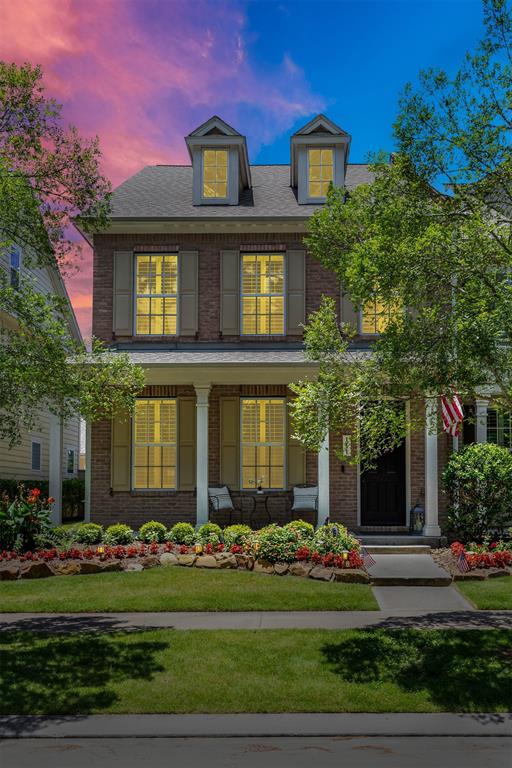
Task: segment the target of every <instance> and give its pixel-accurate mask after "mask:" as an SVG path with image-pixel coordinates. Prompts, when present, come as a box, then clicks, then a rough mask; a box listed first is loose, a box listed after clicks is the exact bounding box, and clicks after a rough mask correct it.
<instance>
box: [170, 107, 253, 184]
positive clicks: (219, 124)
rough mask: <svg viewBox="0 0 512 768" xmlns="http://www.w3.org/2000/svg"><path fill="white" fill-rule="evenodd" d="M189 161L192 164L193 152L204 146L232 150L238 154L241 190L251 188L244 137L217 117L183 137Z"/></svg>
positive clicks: (211, 118)
mask: <svg viewBox="0 0 512 768" xmlns="http://www.w3.org/2000/svg"><path fill="white" fill-rule="evenodd" d="M185 142H186V144H187V147H188V152H189V155H190V159H191V160H192V162H194V156H193V150H194V149H197V148H201V147H204V146H207V147H213V148H218V149H223V148H233V149H236V150H237V152H238V158H239V171H240V181H241V189H249V188H250V187H251V169H250V166H249V154H248V152H247V141H246V139H245V136H242V134H241V133H238V131H236V130H235V129H234V128H233V127H232V126H231V125H228V123H226V122H225V121H224V120H222V119H221V118H220V117H218V116H217V115H213V117H210V119H209V120H207V121H206V122H205V123H202V124H201V125H200V126H199V127H198V128H196V129H195V130H193V131H192V132H191V133H189V134H188V136H186V137H185Z"/></svg>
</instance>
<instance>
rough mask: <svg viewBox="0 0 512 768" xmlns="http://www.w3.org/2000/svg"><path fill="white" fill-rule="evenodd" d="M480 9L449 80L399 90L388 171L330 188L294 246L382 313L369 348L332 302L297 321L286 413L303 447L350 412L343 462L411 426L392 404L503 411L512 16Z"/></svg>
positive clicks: (340, 425) (508, 351) (501, 7)
mask: <svg viewBox="0 0 512 768" xmlns="http://www.w3.org/2000/svg"><path fill="white" fill-rule="evenodd" d="M483 7H484V22H485V30H486V34H485V38H484V40H483V41H482V42H481V43H480V45H479V46H478V48H477V50H476V52H475V53H468V54H467V55H466V57H465V59H464V62H463V64H462V66H461V68H460V69H459V71H458V72H457V74H456V75H455V76H454V77H452V78H450V77H449V76H448V75H447V74H446V73H445V72H439V71H435V70H429V71H427V72H422V73H421V75H420V81H419V85H418V86H417V87H416V88H414V87H413V86H412V85H407V86H406V87H405V89H404V91H403V93H402V95H401V98H400V104H399V113H398V116H397V119H396V123H395V137H396V140H397V145H398V152H397V154H396V155H395V156H394V157H393V158H392V162H390V163H386V162H383V160H382V157H377V158H375V159H374V162H373V165H372V170H373V172H374V182H373V183H372V184H368V185H362V186H361V187H358V188H357V189H355V190H354V191H352V192H351V193H350V194H347V192H346V190H344V189H332V190H331V192H330V194H329V197H328V200H327V203H326V205H325V206H324V208H323V209H322V210H320V211H319V212H318V213H317V214H315V215H314V216H313V217H312V219H311V221H310V225H309V234H308V236H307V238H306V243H307V245H308V247H309V248H310V250H311V252H312V253H313V254H314V256H316V258H318V259H319V261H320V262H321V263H322V264H323V265H324V266H325V267H327V268H328V269H330V270H333V272H334V273H335V274H336V275H337V277H338V278H339V280H340V282H341V284H342V286H343V288H344V290H345V291H347V293H348V294H349V295H350V298H351V300H352V302H353V303H354V304H355V306H356V307H357V308H361V307H364V306H365V305H366V304H367V303H368V302H371V301H374V300H375V299H378V300H379V301H380V302H382V303H383V304H384V305H387V306H388V307H390V308H394V310H395V311H392V312H390V315H389V324H388V325H387V327H386V328H385V329H384V330H383V332H382V333H381V335H380V336H379V337H378V338H377V339H376V340H375V342H374V343H373V344H372V345H371V353H370V352H364V351H361V350H360V351H359V352H358V353H357V354H356V353H355V352H354V351H353V350H352V348H351V344H350V342H351V339H352V336H353V333H354V332H353V329H351V328H349V327H348V326H347V325H344V324H343V323H341V324H340V323H339V322H338V320H337V318H336V317H335V307H334V304H333V302H331V301H329V300H326V301H324V302H323V304H322V306H321V308H320V309H319V311H318V312H317V313H316V314H315V315H313V317H311V318H310V319H309V323H308V327H307V329H306V347H307V352H308V355H309V356H310V358H311V359H313V360H316V361H317V362H318V363H319V376H318V380H317V381H316V382H309V383H308V382H302V383H300V384H298V385H297V386H296V387H295V390H296V393H297V395H298V398H297V401H296V403H295V406H294V416H295V425H296V431H297V433H298V435H299V436H300V437H301V439H302V440H303V442H304V444H305V445H306V446H308V447H310V448H317V447H318V445H319V441H320V438H321V436H322V435H324V434H325V432H326V430H327V424H328V423H329V424H330V427H331V430H332V429H334V430H335V431H339V432H346V433H351V432H352V431H353V429H354V416H356V417H357V416H361V413H362V412H363V411H364V415H365V418H364V419H362V420H361V421H360V424H361V429H362V431H363V432H362V436H361V437H362V440H361V445H362V450H361V452H360V453H358V454H357V456H355V455H354V456H353V457H352V458H353V459H362V460H363V461H364V460H365V459H366V460H368V461H371V459H372V457H375V455H376V454H377V453H378V452H381V451H383V450H389V449H390V448H392V447H393V446H394V445H396V444H397V443H398V442H400V441H401V440H402V439H403V438H404V436H405V434H406V431H407V429H408V428H417V427H418V426H419V424H420V423H422V419H423V416H422V414H421V409H420V408H412V409H411V414H412V416H407V415H406V413H405V411H404V410H403V409H396V407H395V406H394V403H396V402H397V401H405V400H407V399H410V398H412V399H413V400H418V401H420V402H421V401H423V400H424V398H426V397H439V396H440V395H442V394H449V393H450V392H451V391H453V390H455V391H457V392H458V393H459V394H460V395H462V396H465V397H476V396H478V395H479V394H480V395H482V394H485V393H489V392H492V393H493V398H494V400H495V402H496V403H497V404H498V406H499V407H502V408H506V409H510V410H512V282H511V279H510V273H511V268H512V238H511V235H512V230H511V215H512V214H511V211H512V145H511V141H510V131H511V129H512V15H511V12H510V9H509V8H508V7H507V6H506V4H505V2H504V1H503V0H485V2H484V5H483ZM397 308H399V311H396V310H397ZM354 358H355V360H354ZM319 403H321V407H320V408H319V406H318V404H319ZM344 458H348V457H344Z"/></svg>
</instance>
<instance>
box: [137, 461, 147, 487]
mask: <svg viewBox="0 0 512 768" xmlns="http://www.w3.org/2000/svg"><path fill="white" fill-rule="evenodd" d="M133 487H134V488H147V487H148V473H147V469H146V467H145V466H144V467H135V468H134V471H133Z"/></svg>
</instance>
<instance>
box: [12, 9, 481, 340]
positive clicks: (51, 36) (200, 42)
mask: <svg viewBox="0 0 512 768" xmlns="http://www.w3.org/2000/svg"><path fill="white" fill-rule="evenodd" d="M482 31H483V30H482V6H481V2H480V0H453V1H450V0H428V1H427V0H405V1H402V2H399V1H398V0H397V1H396V2H394V1H390V0H378V1H377V2H366V1H365V0H356V2H345V1H344V0H338V1H337V2H327V1H325V2H324V1H323V0H288V2H286V1H285V2H280V0H276V1H274V0H247V1H244V2H227V1H226V0H15V1H14V0H0V58H1V59H3V60H7V61H15V62H17V63H22V62H24V61H30V62H31V63H32V64H40V65H41V66H42V67H43V71H44V80H45V85H46V89H47V92H48V94H49V95H51V96H53V97H54V98H56V99H57V100H58V101H59V102H60V103H61V104H62V105H63V112H62V114H63V117H64V120H65V122H67V123H72V124H74V125H76V126H77V127H78V129H79V130H80V132H81V133H82V134H84V135H87V136H93V135H96V134H97V135H98V136H99V138H100V143H101V148H102V152H103V161H102V171H103V172H104V173H105V174H106V175H107V176H108V177H109V178H110V180H111V182H112V184H113V185H114V187H115V186H117V185H118V184H120V183H121V182H122V181H123V180H125V179H126V178H128V177H129V176H131V175H132V174H134V173H136V172H137V171H138V170H140V169H141V168H142V167H143V166H145V165H149V164H156V163H170V164H172V163H188V162H189V158H188V154H187V152H186V147H185V142H184V140H183V137H184V136H185V135H187V134H188V133H190V131H192V130H193V129H194V128H196V127H197V126H198V125H200V124H201V123H202V122H204V121H205V120H207V119H208V118H209V117H211V116H212V115H213V114H217V115H219V116H220V117H222V118H223V119H224V120H226V121H227V122H228V123H230V124H231V125H232V126H233V127H234V128H236V129H237V130H238V131H239V132H240V133H242V134H244V135H246V136H247V141H248V146H249V155H250V160H251V162H253V163H286V162H288V161H289V137H290V134H291V133H293V132H294V131H295V130H296V129H297V128H299V127H300V126H302V125H303V124H305V123H306V122H307V121H308V120H309V119H311V117H312V116H314V115H315V114H317V113H318V112H324V113H325V114H326V115H327V116H328V117H330V118H331V119H332V120H333V121H334V122H336V123H338V124H339V125H340V126H341V127H342V128H343V129H344V130H346V131H347V132H348V133H350V134H351V136H352V146H351V154H350V162H364V161H365V160H366V158H367V155H368V153H370V152H376V151H378V150H385V151H392V150H393V148H394V144H393V131H392V125H393V120H394V118H395V116H396V112H397V102H398V97H399V94H400V92H401V90H402V88H403V86H404V85H405V83H406V82H409V81H412V82H415V81H416V80H417V76H418V73H419V71H420V70H421V69H425V68H429V67H440V68H443V69H445V70H447V71H448V72H449V73H450V72H454V71H455V70H456V69H457V67H458V65H459V64H460V62H461V60H462V57H463V55H464V52H465V51H466V50H468V49H471V48H474V46H475V44H476V42H477V41H478V40H479V39H480V37H481V36H482ZM67 286H68V291H69V293H70V295H71V299H72V303H73V307H74V309H75V312H76V315H77V318H78V320H79V323H80V326H81V329H82V333H83V334H84V335H85V336H89V335H90V326H91V306H92V254H91V251H90V249H89V247H88V246H86V245H85V244H84V247H83V255H82V260H81V262H80V269H79V271H78V272H77V273H76V274H73V275H72V276H69V277H68V278H67Z"/></svg>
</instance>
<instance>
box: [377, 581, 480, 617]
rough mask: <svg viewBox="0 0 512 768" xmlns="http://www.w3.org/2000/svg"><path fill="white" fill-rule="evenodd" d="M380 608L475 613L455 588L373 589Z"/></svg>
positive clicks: (397, 610)
mask: <svg viewBox="0 0 512 768" xmlns="http://www.w3.org/2000/svg"><path fill="white" fill-rule="evenodd" d="M372 591H373V594H374V595H375V597H376V599H377V602H378V604H379V608H381V610H383V611H392V612H393V613H396V612H399V613H404V612H405V611H473V610H474V608H473V606H472V605H471V603H470V602H468V601H467V600H466V598H465V597H463V595H461V593H460V592H459V591H458V590H457V589H455V587H451V586H450V587H373V590H372Z"/></svg>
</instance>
